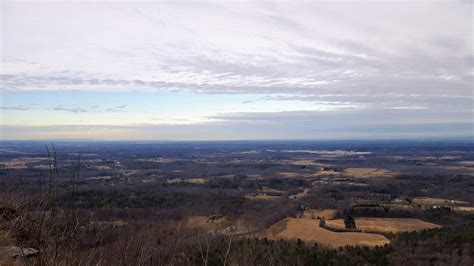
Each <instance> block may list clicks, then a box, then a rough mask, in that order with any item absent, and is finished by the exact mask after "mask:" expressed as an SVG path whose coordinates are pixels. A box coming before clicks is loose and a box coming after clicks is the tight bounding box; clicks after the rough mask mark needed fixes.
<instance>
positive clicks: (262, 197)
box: [245, 193, 281, 200]
mask: <svg viewBox="0 0 474 266" xmlns="http://www.w3.org/2000/svg"><path fill="white" fill-rule="evenodd" d="M245 198H246V199H249V200H277V199H279V198H281V197H280V196H274V195H266V194H257V195H255V194H254V193H251V194H247V195H245Z"/></svg>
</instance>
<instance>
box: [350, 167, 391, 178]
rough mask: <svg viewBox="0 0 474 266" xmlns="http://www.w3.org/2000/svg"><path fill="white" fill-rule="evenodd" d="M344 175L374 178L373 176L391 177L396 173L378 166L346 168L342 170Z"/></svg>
mask: <svg viewBox="0 0 474 266" xmlns="http://www.w3.org/2000/svg"><path fill="white" fill-rule="evenodd" d="M342 175H344V176H351V177H354V178H374V177H393V176H395V175H396V173H394V172H392V171H390V170H387V169H380V168H346V169H344V171H343V172H342Z"/></svg>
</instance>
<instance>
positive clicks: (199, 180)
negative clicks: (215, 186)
mask: <svg viewBox="0 0 474 266" xmlns="http://www.w3.org/2000/svg"><path fill="white" fill-rule="evenodd" d="M206 182H207V180H206V179H203V178H188V179H184V178H172V179H168V180H166V183H167V184H178V183H191V184H198V185H202V184H204V183H206Z"/></svg>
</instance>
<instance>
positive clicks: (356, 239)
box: [266, 218, 390, 247]
mask: <svg viewBox="0 0 474 266" xmlns="http://www.w3.org/2000/svg"><path fill="white" fill-rule="evenodd" d="M266 236H267V237H268V238H269V239H301V240H303V241H310V242H318V243H320V244H323V245H327V246H330V247H343V246H347V245H350V246H369V247H374V246H383V245H385V244H388V243H390V241H389V240H388V239H387V238H386V237H384V236H382V235H378V234H369V233H353V232H343V233H339V232H338V233H336V232H332V231H329V230H327V229H324V228H321V227H319V220H318V219H305V218H285V219H284V220H282V221H280V222H278V223H276V224H275V225H272V226H271V227H270V228H269V229H268V230H267V234H266Z"/></svg>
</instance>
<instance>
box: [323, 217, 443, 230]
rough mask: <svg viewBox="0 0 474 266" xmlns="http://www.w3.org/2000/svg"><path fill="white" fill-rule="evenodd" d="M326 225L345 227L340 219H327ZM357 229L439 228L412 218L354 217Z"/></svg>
mask: <svg viewBox="0 0 474 266" xmlns="http://www.w3.org/2000/svg"><path fill="white" fill-rule="evenodd" d="M326 225H328V226H330V227H334V228H345V226H344V221H343V220H342V219H337V220H327V221H326ZM356 226H357V229H360V230H370V231H377V232H392V233H397V232H410V231H419V230H423V229H431V228H439V227H441V226H439V225H437V224H432V223H427V222H424V221H422V220H419V219H413V218H369V217H361V218H356Z"/></svg>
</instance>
